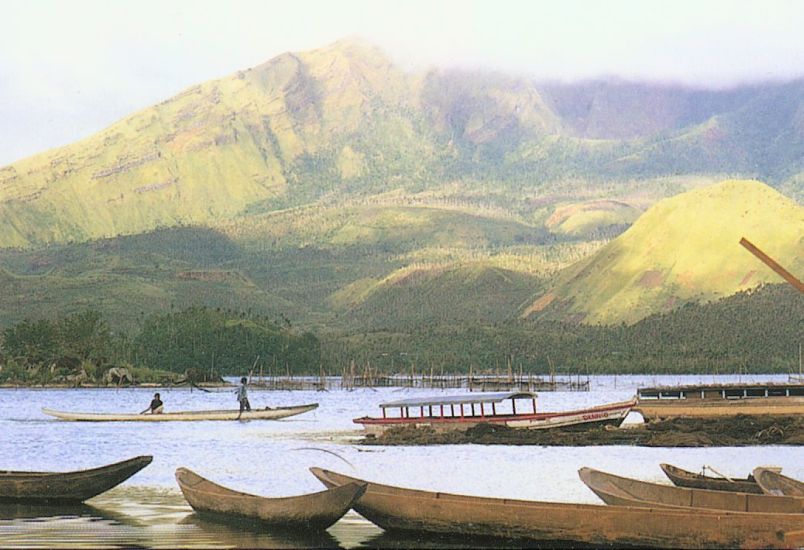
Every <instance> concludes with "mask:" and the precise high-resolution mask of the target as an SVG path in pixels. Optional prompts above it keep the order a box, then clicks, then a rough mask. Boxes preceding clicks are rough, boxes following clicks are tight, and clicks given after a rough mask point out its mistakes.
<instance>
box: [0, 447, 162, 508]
mask: <svg viewBox="0 0 804 550" xmlns="http://www.w3.org/2000/svg"><path fill="white" fill-rule="evenodd" d="M152 460H153V457H151V456H138V457H136V458H132V459H129V460H124V461H122V462H117V463H115V464H109V465H107V466H101V467H99V468H93V469H91V470H79V471H75V472H10V471H6V472H0V501H2V502H24V503H29V504H34V503H41V504H62V503H76V502H83V501H84V500H87V499H90V498H92V497H94V496H96V495H99V494H101V493H103V492H105V491H108V490H109V489H111V488H112V487H115V486H117V485H119V484H121V483H122V482H124V481H125V480H127V479H128V478H130V477H131V476H133V475H134V474H136V473H137V472H139V471H140V470H142V469H143V468H145V467H146V466H147V465H148V464H150V463H151V461H152Z"/></svg>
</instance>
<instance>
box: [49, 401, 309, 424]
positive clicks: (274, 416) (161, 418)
mask: <svg viewBox="0 0 804 550" xmlns="http://www.w3.org/2000/svg"><path fill="white" fill-rule="evenodd" d="M317 408H318V403H311V404H309V405H296V406H294V407H276V408H273V409H268V408H265V409H252V410H251V411H243V414H242V416H241V417H240V419H241V420H278V419H280V418H287V417H289V416H296V415H297V414H302V413H306V412H309V411H312V410H313V409H317ZM42 412H43V413H45V414H47V415H49V416H54V417H56V418H58V419H59V420H72V421H77V422H171V421H184V422H188V421H199V420H237V415H238V414H239V411H238V410H220V411H180V412H166V413H162V414H126V413H84V412H64V411H54V410H53V409H48V408H43V409H42Z"/></svg>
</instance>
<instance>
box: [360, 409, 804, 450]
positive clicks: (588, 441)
mask: <svg viewBox="0 0 804 550" xmlns="http://www.w3.org/2000/svg"><path fill="white" fill-rule="evenodd" d="M358 444H359V445H366V446H406V445H416V446H419V445H461V444H475V445H518V446H519V445H538V446H556V447H586V446H598V445H626V446H639V447H746V446H764V445H791V446H804V417H801V416H767V415H763V416H749V415H742V414H741V415H735V416H730V417H723V418H673V419H668V420H661V421H655V422H649V423H645V424H637V425H629V427H627V428H613V429H612V428H611V427H609V429H606V428H604V427H596V428H592V429H585V430H580V429H577V428H575V429H572V428H552V429H549V430H522V429H516V428H509V427H507V426H493V425H491V424H479V425H477V426H474V427H472V428H469V429H468V430H466V431H461V432H457V431H455V432H436V431H435V430H433V429H432V428H429V427H421V428H417V427H412V426H406V427H401V428H392V429H390V430H388V431H387V432H385V433H383V434H381V435H379V436H364V437H363V438H362V439H361V440H360V441H359V442H358Z"/></svg>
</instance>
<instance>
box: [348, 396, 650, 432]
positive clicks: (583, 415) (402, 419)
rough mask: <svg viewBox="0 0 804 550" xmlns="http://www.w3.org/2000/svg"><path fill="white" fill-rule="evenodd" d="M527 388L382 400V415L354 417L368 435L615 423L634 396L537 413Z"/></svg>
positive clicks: (623, 417) (625, 412) (617, 422)
mask: <svg viewBox="0 0 804 550" xmlns="http://www.w3.org/2000/svg"><path fill="white" fill-rule="evenodd" d="M536 398H537V396H536V394H535V393H532V392H507V393H470V394H466V395H457V396H450V397H441V396H437V397H425V398H415V399H403V400H401V401H393V402H390V403H382V404H381V405H380V408H381V409H382V417H379V418H376V417H368V416H364V417H362V418H355V419H354V422H355V423H357V424H362V425H363V428H365V430H366V433H367V434H374V435H377V434H381V433H383V432H384V431H386V430H388V429H390V428H397V427H403V426H415V427H430V428H433V429H435V430H437V431H449V430H467V429H469V428H471V427H473V426H477V425H478V424H482V423H489V424H492V425H498V426H508V427H509V428H522V429H530V430H539V429H547V428H559V427H565V426H578V425H586V426H592V425H598V424H613V425H617V426H619V425H620V424H621V423H622V421H623V419H625V417H626V416H627V415H628V413H629V412H630V410H631V408H632V407H633V406H634V404H635V400H631V401H623V402H619V403H610V404H607V405H600V406H597V407H590V408H587V409H578V410H572V411H557V412H537V411H536Z"/></svg>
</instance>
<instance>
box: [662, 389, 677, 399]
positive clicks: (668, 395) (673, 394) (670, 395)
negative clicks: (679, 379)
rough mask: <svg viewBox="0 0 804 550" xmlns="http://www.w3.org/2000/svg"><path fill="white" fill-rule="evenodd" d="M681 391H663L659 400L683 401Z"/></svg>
mask: <svg viewBox="0 0 804 550" xmlns="http://www.w3.org/2000/svg"><path fill="white" fill-rule="evenodd" d="M681 398H682V397H681V392H680V391H661V392H659V399H681Z"/></svg>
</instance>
